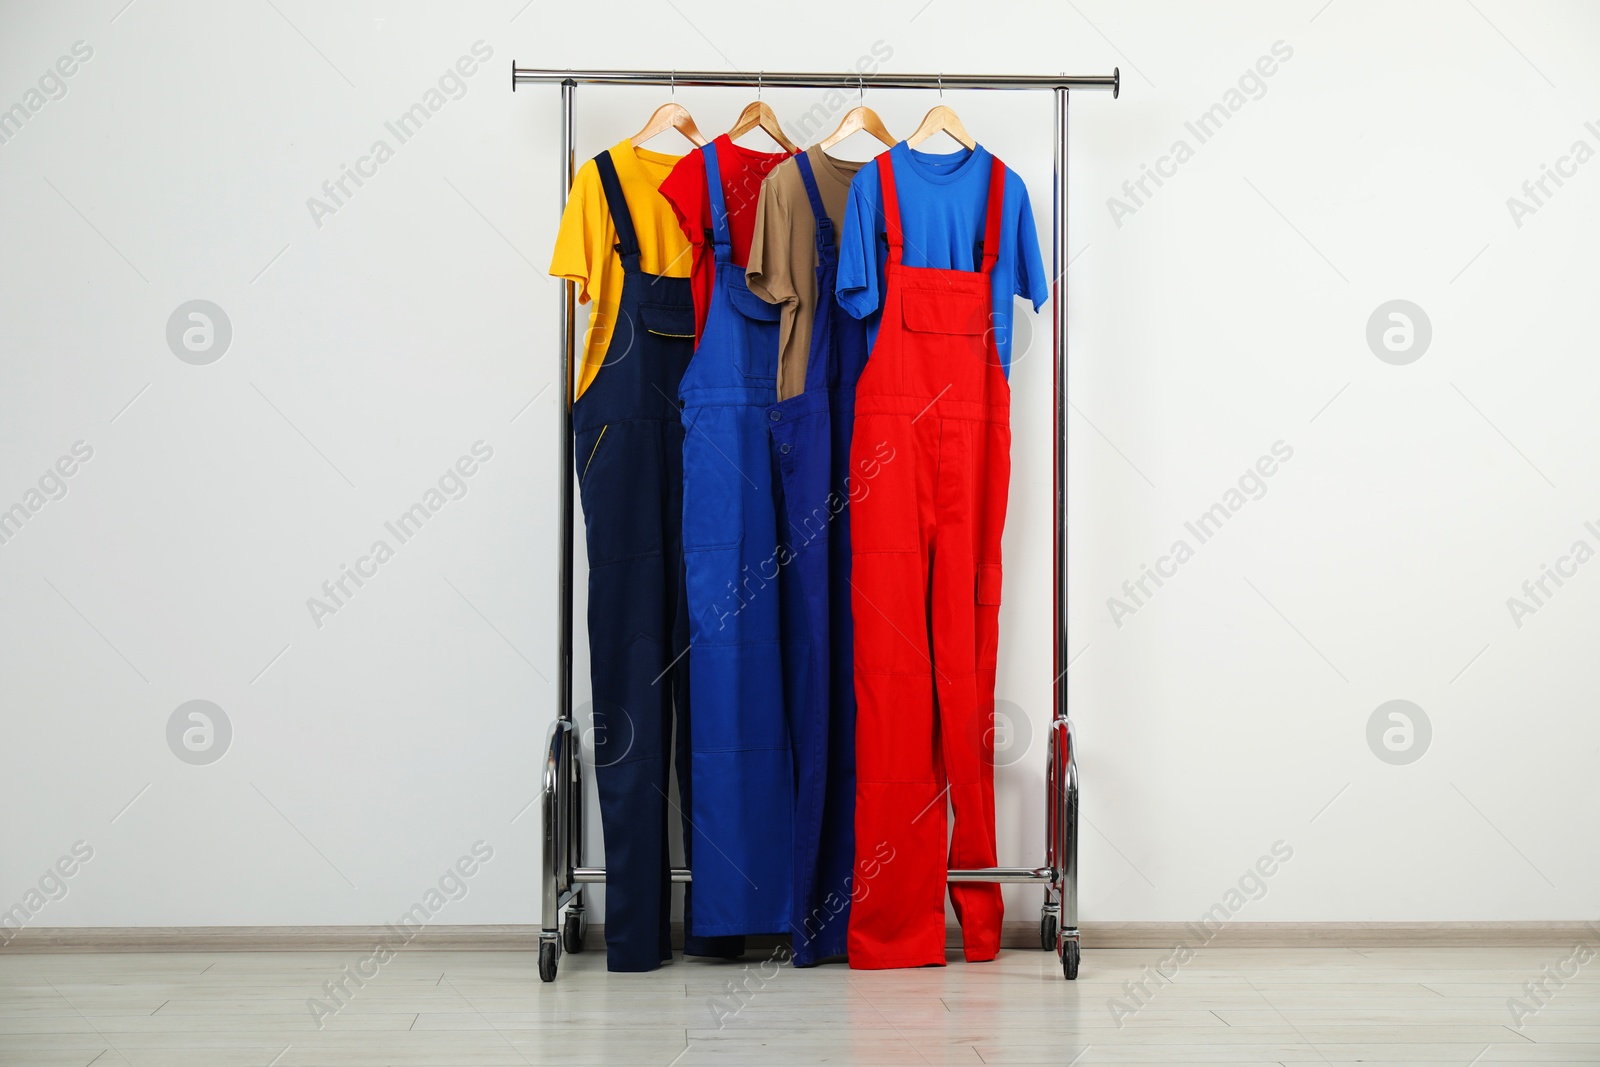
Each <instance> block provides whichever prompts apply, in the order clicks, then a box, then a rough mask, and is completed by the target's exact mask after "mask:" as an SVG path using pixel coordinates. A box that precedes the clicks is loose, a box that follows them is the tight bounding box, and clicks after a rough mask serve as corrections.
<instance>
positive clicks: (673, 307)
mask: <svg viewBox="0 0 1600 1067" xmlns="http://www.w3.org/2000/svg"><path fill="white" fill-rule="evenodd" d="M639 319H640V321H641V323H642V324H643V325H644V331H645V333H647V334H650V335H651V336H653V337H664V338H667V339H668V340H676V341H685V340H687V341H693V340H694V308H692V307H687V306H685V305H682V304H640V305H639Z"/></svg>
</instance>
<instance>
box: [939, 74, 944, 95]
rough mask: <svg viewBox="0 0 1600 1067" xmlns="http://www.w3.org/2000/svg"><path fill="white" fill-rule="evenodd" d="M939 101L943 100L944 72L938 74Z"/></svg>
mask: <svg viewBox="0 0 1600 1067" xmlns="http://www.w3.org/2000/svg"><path fill="white" fill-rule="evenodd" d="M939 99H940V100H943V99H944V71H940V72H939Z"/></svg>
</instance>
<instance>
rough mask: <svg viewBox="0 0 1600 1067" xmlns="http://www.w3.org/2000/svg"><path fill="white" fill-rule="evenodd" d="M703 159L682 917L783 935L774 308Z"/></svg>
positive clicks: (784, 728)
mask: <svg viewBox="0 0 1600 1067" xmlns="http://www.w3.org/2000/svg"><path fill="white" fill-rule="evenodd" d="M700 151H701V152H702V153H703V154H704V156H705V164H706V184H707V188H708V191H709V192H710V197H711V219H712V226H713V230H712V234H711V236H712V239H713V242H714V248H715V254H716V276H715V282H714V284H713V287H712V296H711V306H710V308H709V309H708V314H707V316H706V324H705V328H704V330H702V331H701V334H700V345H699V347H698V348H696V349H695V353H694V359H693V360H691V361H690V363H689V369H688V370H687V371H685V372H684V375H683V382H682V384H681V385H680V386H679V390H678V395H679V396H680V397H681V398H682V400H683V426H684V431H685V435H684V442H683V551H684V565H685V574H686V575H687V579H688V594H689V679H690V682H689V684H690V689H691V695H690V699H691V700H692V701H693V703H694V721H693V724H692V732H691V749H692V752H693V755H692V758H691V763H692V771H691V774H692V777H693V779H694V783H695V789H694V803H693V807H692V808H691V809H690V813H689V814H690V820H691V822H692V824H693V831H694V853H693V857H694V858H693V863H692V867H693V873H694V887H695V910H694V916H693V918H692V919H691V920H690V921H689V927H688V928H689V929H690V930H691V931H692V932H694V933H696V934H701V935H706V936H711V935H722V934H728V935H731V934H782V933H788V932H789V929H790V925H789V924H790V918H791V907H790V899H791V875H790V871H791V867H792V861H791V858H790V850H791V842H792V835H793V832H794V779H793V767H792V763H791V756H790V748H789V731H788V723H787V721H786V718H785V715H784V699H783V697H784V694H783V670H782V662H781V653H780V647H779V626H778V615H779V599H778V596H779V590H778V573H779V570H780V568H781V565H782V564H781V560H780V559H779V553H780V552H781V546H780V545H779V544H778V520H777V510H778V508H777V498H776V488H775V486H774V477H773V470H772V468H773V463H772V444H771V437H770V435H769V433H768V431H767V423H768V415H767V406H768V404H770V403H771V402H772V398H773V395H774V393H775V392H776V389H777V363H778V309H777V308H776V307H774V306H772V305H771V304H768V303H767V302H766V301H764V300H762V299H761V298H760V297H758V296H756V295H755V294H754V293H752V292H751V291H750V290H749V289H748V288H747V287H746V286H745V280H744V267H742V266H740V265H738V264H736V263H734V262H733V238H732V235H731V234H730V232H729V230H728V210H727V205H726V201H725V200H724V197H723V190H722V176H721V172H720V170H719V169H718V166H717V152H716V147H715V144H714V143H713V144H708V145H706V146H705V147H703V148H701V149H700Z"/></svg>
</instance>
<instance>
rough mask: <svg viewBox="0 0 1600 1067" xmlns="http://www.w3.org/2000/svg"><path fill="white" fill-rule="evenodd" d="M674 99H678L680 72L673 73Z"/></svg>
mask: <svg viewBox="0 0 1600 1067" xmlns="http://www.w3.org/2000/svg"><path fill="white" fill-rule="evenodd" d="M672 98H673V99H674V100H676V99H677V98H678V72H677V71H676V70H674V71H673V72H672Z"/></svg>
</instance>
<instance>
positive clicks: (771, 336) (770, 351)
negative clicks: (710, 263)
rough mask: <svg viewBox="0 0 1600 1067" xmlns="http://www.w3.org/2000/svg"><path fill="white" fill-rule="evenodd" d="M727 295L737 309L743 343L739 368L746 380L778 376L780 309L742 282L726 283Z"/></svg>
mask: <svg viewBox="0 0 1600 1067" xmlns="http://www.w3.org/2000/svg"><path fill="white" fill-rule="evenodd" d="M727 293H728V299H729V300H730V301H731V302H732V304H733V309H734V310H735V311H736V312H738V318H739V320H740V321H739V323H738V326H739V327H740V333H741V335H742V336H741V340H742V341H743V343H742V344H741V345H740V346H739V353H738V360H739V371H740V373H741V374H743V375H744V377H745V378H746V379H747V380H749V381H756V382H762V383H766V382H772V383H774V384H776V382H777V380H778V319H779V317H780V316H781V315H782V314H783V309H782V308H780V307H779V306H778V305H776V304H769V303H767V302H766V301H765V300H763V299H761V298H760V297H759V296H757V295H756V294H754V293H752V292H751V291H750V290H749V289H747V288H745V287H744V286H742V285H729V286H728V287H727Z"/></svg>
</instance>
